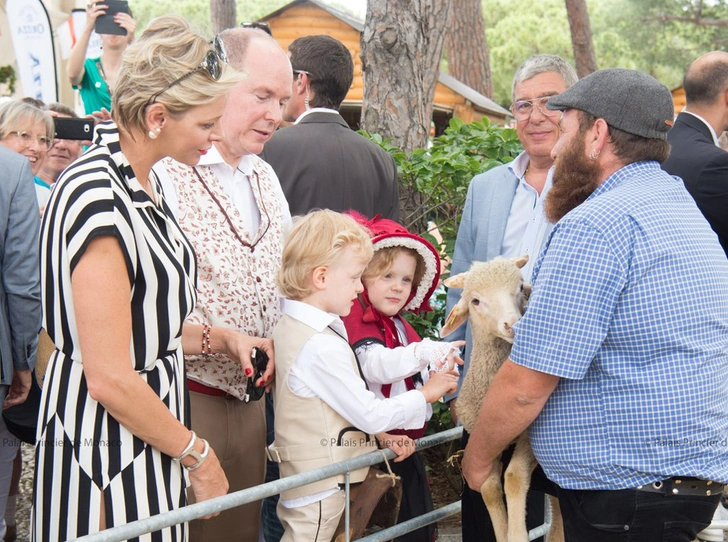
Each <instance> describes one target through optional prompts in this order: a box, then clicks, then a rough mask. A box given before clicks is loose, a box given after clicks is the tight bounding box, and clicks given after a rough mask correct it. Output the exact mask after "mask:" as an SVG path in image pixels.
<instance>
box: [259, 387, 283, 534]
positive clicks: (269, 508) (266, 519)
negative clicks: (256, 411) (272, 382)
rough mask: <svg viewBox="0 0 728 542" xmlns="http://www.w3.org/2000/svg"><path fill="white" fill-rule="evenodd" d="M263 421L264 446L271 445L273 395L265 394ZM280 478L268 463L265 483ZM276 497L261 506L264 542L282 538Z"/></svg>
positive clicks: (272, 464) (270, 462)
mask: <svg viewBox="0 0 728 542" xmlns="http://www.w3.org/2000/svg"><path fill="white" fill-rule="evenodd" d="M264 400H265V421H266V423H267V424H268V425H267V427H268V433H267V434H266V444H267V445H271V444H273V441H274V440H275V427H274V421H275V420H274V415H273V412H274V411H273V394H272V393H266V394H265V399H264ZM279 478H280V472H279V469H278V463H276V462H274V461H268V464H267V467H266V471H265V481H266V483H268V482H273V481H275V480H278V479H279ZM278 499H279V496H278V495H273V496H272V497H266V498H265V499H263V505H262V509H261V515H262V524H263V536H264V537H265V542H280V540H281V538H282V537H283V525H281V521H280V520H279V519H278V514H277V512H276V506H277V505H278Z"/></svg>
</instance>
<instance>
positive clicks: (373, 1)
mask: <svg viewBox="0 0 728 542" xmlns="http://www.w3.org/2000/svg"><path fill="white" fill-rule="evenodd" d="M449 11H450V0H369V2H368V6H367V17H366V23H365V27H364V32H363V33H362V35H361V63H362V75H363V78H364V103H363V104H362V127H363V128H364V130H366V131H368V132H372V133H379V134H381V135H382V136H383V137H385V138H391V139H392V144H393V145H396V146H397V147H400V148H401V149H402V150H404V151H405V152H406V153H407V154H409V153H411V152H412V150H414V149H415V148H423V147H425V146H426V145H427V136H428V135H429V132H430V119H431V118H432V102H433V100H434V97H435V85H436V84H437V78H438V75H439V71H440V70H439V67H440V58H441V57H442V46H443V42H444V38H445V27H446V25H447V22H448V15H449Z"/></svg>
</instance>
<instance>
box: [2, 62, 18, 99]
mask: <svg viewBox="0 0 728 542" xmlns="http://www.w3.org/2000/svg"><path fill="white" fill-rule="evenodd" d="M16 77H17V76H16V75H15V68H13V67H12V66H11V65H10V64H8V65H7V66H2V67H0V85H7V91H8V94H7V95H8V96H12V95H13V93H14V92H15V81H16V80H17V79H16Z"/></svg>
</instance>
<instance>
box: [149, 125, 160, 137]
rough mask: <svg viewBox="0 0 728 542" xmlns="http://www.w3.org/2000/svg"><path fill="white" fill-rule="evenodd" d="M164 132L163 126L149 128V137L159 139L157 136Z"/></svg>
mask: <svg viewBox="0 0 728 542" xmlns="http://www.w3.org/2000/svg"><path fill="white" fill-rule="evenodd" d="M161 132H162V129H161V128H157V129H156V130H149V133H148V134H147V135H148V136H149V139H157V136H158V135H159V134H160V133H161Z"/></svg>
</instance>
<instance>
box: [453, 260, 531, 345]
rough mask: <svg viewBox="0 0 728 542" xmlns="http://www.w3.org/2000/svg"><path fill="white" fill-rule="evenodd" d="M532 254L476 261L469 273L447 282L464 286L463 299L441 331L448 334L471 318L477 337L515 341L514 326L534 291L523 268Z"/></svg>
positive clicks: (456, 286)
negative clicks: (524, 275)
mask: <svg viewBox="0 0 728 542" xmlns="http://www.w3.org/2000/svg"><path fill="white" fill-rule="evenodd" d="M527 261H528V256H521V257H520V258H517V259H514V260H507V259H504V258H501V257H498V258H494V259H493V260H491V261H489V262H475V263H473V265H472V266H471V267H470V269H469V270H468V271H467V272H465V273H460V274H459V275H455V276H452V277H450V278H448V279H447V280H446V281H445V286H447V287H448V288H462V290H463V291H462V293H461V294H460V300H459V301H458V303H457V304H456V305H455V306H454V307H453V308H452V310H451V311H450V314H448V315H447V319H446V320H445V326H444V327H443V328H442V331H441V332H440V334H441V336H445V335H447V334H448V333H450V332H452V331H453V330H454V329H455V328H457V327H458V326H459V325H460V324H462V323H463V322H464V321H465V320H466V319H467V318H468V317H469V318H470V325H471V327H472V328H473V334H474V335H476V336H477V337H482V338H484V337H487V336H489V337H498V338H500V339H503V340H504V341H507V342H509V343H512V342H513V325H514V324H515V323H516V322H517V321H518V320H520V319H521V316H522V315H523V311H524V309H525V306H526V301H527V299H528V295H529V293H530V286H528V285H524V283H523V275H521V268H522V267H523V266H524V265H526V262H527Z"/></svg>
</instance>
